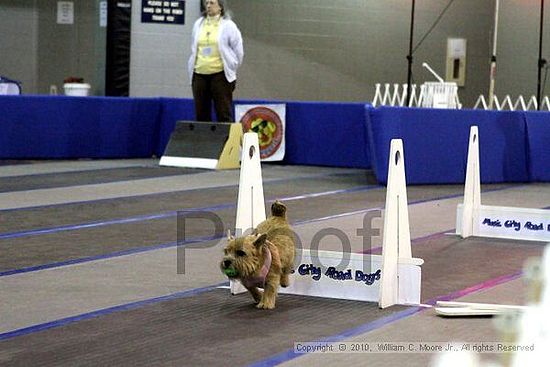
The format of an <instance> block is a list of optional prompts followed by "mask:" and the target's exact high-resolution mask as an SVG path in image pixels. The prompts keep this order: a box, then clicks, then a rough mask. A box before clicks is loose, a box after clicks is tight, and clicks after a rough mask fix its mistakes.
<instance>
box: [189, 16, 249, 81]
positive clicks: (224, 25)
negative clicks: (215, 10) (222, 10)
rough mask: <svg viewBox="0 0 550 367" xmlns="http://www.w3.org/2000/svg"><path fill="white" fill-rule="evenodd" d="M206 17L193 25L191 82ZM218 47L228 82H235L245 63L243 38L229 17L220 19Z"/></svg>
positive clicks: (190, 64) (190, 59) (190, 60)
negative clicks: (240, 67)
mask: <svg viewBox="0 0 550 367" xmlns="http://www.w3.org/2000/svg"><path fill="white" fill-rule="evenodd" d="M204 20H205V17H200V18H199V19H197V21H196V22H195V24H194V25H193V33H192V35H191V56H190V57H189V62H188V66H187V68H188V71H189V82H190V83H191V82H192V80H193V71H194V69H195V61H196V59H197V48H198V41H199V32H200V29H201V24H202V22H203V21H204ZM218 49H219V50H220V56H221V58H222V61H223V71H224V73H225V78H226V79H227V81H228V82H230V83H231V82H233V81H234V80H236V79H237V69H238V68H239V66H241V64H242V63H243V56H244V51H243V38H242V36H241V32H240V31H239V28H237V25H236V24H235V23H234V22H233V21H232V20H231V19H228V18H223V17H222V18H221V19H220V30H219V38H218Z"/></svg>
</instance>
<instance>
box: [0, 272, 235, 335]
mask: <svg viewBox="0 0 550 367" xmlns="http://www.w3.org/2000/svg"><path fill="white" fill-rule="evenodd" d="M227 284H228V283H227V282H223V283H220V284H216V285H210V286H207V287H203V288H194V289H190V290H186V291H182V292H177V293H172V294H168V295H166V296H161V297H155V298H149V299H145V300H142V301H136V302H132V303H126V304H123V305H119V306H114V307H109V308H104V309H101V310H97V311H92V312H88V313H84V314H81V315H76V316H71V317H67V318H64V319H60V320H55V321H50V322H46V323H44V324H37V325H33V326H29V327H25V328H22V329H17V330H13V331H8V332H6V333H2V334H0V341H1V340H6V339H11V338H15V337H18V336H22V335H27V334H32V333H36V332H39V331H44V330H48V329H53V328H57V327H61V326H65V325H68V324H72V323H75V322H78V321H84V320H89V319H92V318H95V317H100V316H104V315H108V314H111V313H114V312H120V311H128V310H133V309H136V308H139V307H143V306H147V305H151V304H155V303H159V302H165V301H171V300H174V299H179V298H185V297H191V296H195V295H197V294H201V293H205V292H209V291H211V290H213V289H216V288H218V287H220V286H224V285H227Z"/></svg>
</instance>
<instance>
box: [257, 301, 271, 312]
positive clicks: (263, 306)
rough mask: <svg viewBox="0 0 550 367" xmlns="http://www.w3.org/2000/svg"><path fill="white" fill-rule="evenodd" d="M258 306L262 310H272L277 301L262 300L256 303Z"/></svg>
mask: <svg viewBox="0 0 550 367" xmlns="http://www.w3.org/2000/svg"><path fill="white" fill-rule="evenodd" d="M256 308H258V309H261V310H272V309H274V308H275V303H268V302H265V301H261V302H260V303H258V304H257V305H256Z"/></svg>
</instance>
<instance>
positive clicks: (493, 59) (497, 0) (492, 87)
mask: <svg viewBox="0 0 550 367" xmlns="http://www.w3.org/2000/svg"><path fill="white" fill-rule="evenodd" d="M499 3H500V0H495V30H494V32H493V55H492V56H491V74H490V82H489V109H490V110H492V109H493V99H494V95H495V78H496V73H497V33H498V7H499Z"/></svg>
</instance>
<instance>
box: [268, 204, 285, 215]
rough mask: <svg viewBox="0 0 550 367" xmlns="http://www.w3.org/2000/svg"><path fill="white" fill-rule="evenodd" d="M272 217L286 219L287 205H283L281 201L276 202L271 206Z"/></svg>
mask: <svg viewBox="0 0 550 367" xmlns="http://www.w3.org/2000/svg"><path fill="white" fill-rule="evenodd" d="M271 215H272V216H274V217H281V218H286V206H285V204H283V203H281V202H280V201H279V200H275V202H274V203H273V204H271Z"/></svg>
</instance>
